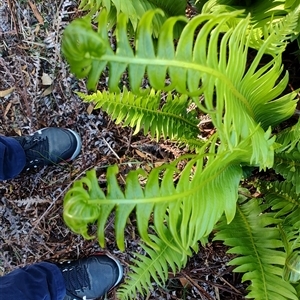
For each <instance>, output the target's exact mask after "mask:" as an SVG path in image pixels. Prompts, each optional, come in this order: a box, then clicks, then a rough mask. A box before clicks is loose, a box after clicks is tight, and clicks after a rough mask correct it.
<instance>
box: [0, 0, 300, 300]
mask: <svg viewBox="0 0 300 300" xmlns="http://www.w3.org/2000/svg"><path fill="white" fill-rule="evenodd" d="M49 3H51V5H50V4H49ZM80 14H81V13H80V12H79V11H78V9H77V5H76V3H74V1H68V0H66V1H63V0H61V1H60V0H58V1H51V2H47V1H37V2H36V3H34V2H33V1H31V0H28V1H17V0H0V134H2V135H6V136H16V135H27V134H30V133H32V132H34V131H36V130H38V129H40V128H44V127H52V126H54V127H66V128H70V129H72V130H75V131H77V132H78V133H79V134H80V135H81V137H82V151H81V154H80V155H79V157H78V158H77V159H76V160H75V161H74V162H72V163H70V164H62V165H54V166H50V167H44V168H41V169H39V170H37V171H36V172H27V173H22V174H20V175H19V176H18V177H17V178H15V179H14V180H9V181H5V182H1V183H0V232H1V235H0V249H1V250H0V275H1V274H2V275H3V274H6V273H7V272H9V271H11V270H13V269H15V268H17V267H20V266H24V265H27V264H30V263H34V262H37V261H44V260H46V261H53V262H57V261H61V260H65V259H76V258H79V257H84V256H86V255H89V254H92V253H94V252H97V251H108V252H110V253H111V254H113V255H114V256H115V257H117V258H118V259H119V260H120V261H121V263H122V264H123V265H124V267H125V272H126V273H127V271H128V268H129V265H130V261H131V259H132V258H133V256H134V252H139V251H141V247H140V245H139V244H140V240H139V236H138V234H137V232H136V228H135V226H134V224H135V220H134V219H133V220H131V222H128V226H127V228H126V245H127V248H126V251H125V252H120V251H118V250H117V249H118V248H117V246H116V243H115V240H114V231H113V222H112V221H111V222H109V223H108V224H107V228H106V233H107V236H106V243H107V247H106V248H105V249H101V248H100V247H99V245H98V242H97V240H88V241H87V240H84V239H83V238H82V237H80V236H78V235H76V234H74V233H72V232H71V231H70V230H69V229H68V228H67V227H66V225H65V224H64V222H63V219H62V201H63V197H64V195H65V193H66V191H67V190H68V189H69V187H70V186H71V185H72V184H73V182H74V181H75V180H77V179H79V178H80V177H81V176H83V175H84V174H85V172H86V171H87V170H90V169H92V168H96V170H97V175H98V178H99V181H100V183H101V184H102V183H103V185H104V184H105V172H106V169H107V166H109V165H112V164H117V165H118V166H119V168H120V176H119V179H120V180H121V181H122V180H123V178H124V177H125V176H126V174H127V173H128V172H129V170H131V169H135V168H137V167H142V168H144V169H146V170H150V169H151V168H152V166H155V165H157V164H161V163H162V162H168V161H171V160H173V159H174V158H175V157H178V156H179V155H180V154H182V153H183V151H184V149H181V148H179V147H177V146H176V145H175V144H173V143H172V142H170V141H168V140H167V141H159V142H156V141H154V140H152V139H151V138H150V137H149V136H144V135H143V134H142V133H139V134H137V135H132V130H131V129H129V128H122V127H121V126H116V125H115V124H114V123H113V122H112V121H111V120H110V119H109V118H108V117H107V115H106V114H105V113H103V112H101V111H100V110H93V106H92V105H91V104H87V103H83V102H82V101H81V100H80V99H79V98H78V96H77V95H76V91H81V92H87V91H86V86H85V81H84V80H77V79H76V78H75V77H74V76H73V75H72V74H71V73H70V72H69V68H68V65H67V63H66V61H65V60H64V59H63V57H62V56H61V52H60V41H61V36H62V32H63V30H64V28H65V26H66V25H67V24H68V23H69V22H70V21H71V20H73V19H74V18H76V17H78V16H80ZM292 51H293V49H292V48H291V51H290V52H292ZM285 67H286V68H287V69H289V71H290V76H291V79H290V85H289V88H291V89H292V88H294V89H296V88H299V87H300V80H299V69H300V68H299V67H300V66H299V62H298V60H297V58H296V57H295V56H294V55H293V54H291V53H290V54H289V55H287V57H286V61H285ZM106 83H107V78H106V76H105V75H103V76H102V77H101V82H100V83H99V86H100V87H101V86H102V87H103V88H106ZM208 130H209V129H208ZM226 250H227V249H226V247H224V246H223V245H222V244H221V243H217V242H214V243H209V244H208V245H207V246H206V247H205V248H203V247H201V248H200V251H199V252H198V253H195V255H194V256H193V257H192V258H191V259H190V260H189V261H188V264H187V266H186V267H185V268H184V269H183V270H182V271H180V272H179V273H177V274H175V275H171V274H170V279H169V280H168V282H167V284H166V286H165V287H164V288H162V287H157V286H156V285H154V286H153V291H150V292H149V294H148V295H147V297H145V298H142V297H140V298H139V299H148V300H150V299H201V300H220V299H221V300H227V299H228V300H235V299H244V296H245V294H246V292H245V289H246V287H247V283H241V275H240V274H237V273H233V272H232V270H233V267H231V266H227V263H228V261H229V260H230V256H229V255H228V254H226ZM107 299H116V295H115V291H112V292H111V293H110V294H109V295H108V298H107Z"/></svg>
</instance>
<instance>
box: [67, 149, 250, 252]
mask: <svg viewBox="0 0 300 300" xmlns="http://www.w3.org/2000/svg"><path fill="white" fill-rule="evenodd" d="M214 151H215V149H214V147H212V148H211V149H210V154H208V155H209V157H208V160H207V158H206V157H204V156H203V155H200V154H199V155H196V156H191V159H189V160H188V162H187V165H186V167H185V168H184V170H183V171H182V172H181V176H180V179H179V180H178V182H177V183H176V185H175V183H174V182H173V176H174V174H175V173H176V172H177V169H176V166H175V165H174V163H173V164H170V165H163V166H161V167H159V168H155V169H153V170H152V171H151V172H150V174H149V175H148V178H147V183H146V186H145V187H144V188H142V186H141V185H140V182H139V176H140V175H143V176H146V174H144V173H143V171H142V170H137V171H131V172H130V173H129V174H128V176H127V178H126V187H125V191H124V192H123V191H122V190H121V187H120V186H119V185H118V183H117V179H116V173H117V171H118V168H117V167H116V166H112V167H109V168H108V170H107V194H106V195H105V194H104V192H103V191H102V190H101V189H100V187H99V185H98V184H97V178H96V174H95V171H89V172H87V175H86V177H84V178H82V179H81V180H79V181H77V182H76V183H75V184H74V186H73V187H72V188H71V189H70V190H69V191H68V193H67V194H66V196H65V198H64V220H65V222H66V224H67V225H68V226H69V227H70V228H71V229H72V230H73V231H74V232H76V233H80V234H82V235H83V236H84V237H86V238H89V235H88V224H90V223H94V222H97V223H98V239H99V242H100V244H101V246H104V235H105V233H104V228H105V223H106V221H107V218H108V216H109V215H110V213H111V212H112V211H113V210H114V211H115V232H116V241H117V245H118V247H119V248H120V249H122V250H123V249H124V228H125V226H126V220H127V218H128V216H129V214H130V213H131V212H132V211H133V210H135V211H136V218H137V228H138V230H139V234H140V236H141V238H142V239H143V240H144V241H145V242H146V243H147V244H148V245H150V246H151V247H154V248H156V245H155V244H153V242H152V241H151V240H150V238H149V236H148V228H149V219H150V215H151V214H152V213H153V222H154V228H155V231H156V232H157V234H158V237H159V238H160V239H162V241H163V242H164V243H166V244H167V245H169V247H171V248H173V249H174V250H175V251H178V252H179V253H181V254H182V253H186V254H189V253H190V251H191V250H190V249H191V247H194V245H195V244H196V243H197V242H198V241H199V240H200V239H201V238H203V237H205V236H207V235H208V234H209V233H210V232H211V231H212V229H213V227H214V225H215V223H216V222H217V221H218V219H219V218H220V217H221V215H222V214H223V213H224V212H225V214H226V216H227V219H228V221H230V220H232V218H233V217H234V212H235V202H236V197H237V189H238V185H239V181H240V179H241V176H242V170H241V167H240V166H239V165H238V164H236V163H235V159H237V160H239V159H238V158H237V157H238V154H237V153H235V152H233V153H232V152H225V153H220V154H214ZM239 151H240V150H237V152H239ZM243 152H244V151H242V153H243ZM181 159H184V158H181ZM206 160H207V163H206V164H205V161H206ZM212 191H213V192H212ZM208 198H209V201H207V199H208ZM165 227H166V228H168V230H169V231H170V232H171V234H172V237H173V239H174V241H173V242H172V243H171V242H170V237H169V236H166V235H165Z"/></svg>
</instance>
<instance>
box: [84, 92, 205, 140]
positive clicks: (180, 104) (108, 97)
mask: <svg viewBox="0 0 300 300" xmlns="http://www.w3.org/2000/svg"><path fill="white" fill-rule="evenodd" d="M78 94H79V96H80V97H81V98H82V99H83V100H84V101H92V102H94V103H95V109H97V108H101V109H102V110H104V111H105V112H107V113H108V114H109V115H110V117H111V118H112V119H113V120H115V123H116V124H119V123H121V122H122V124H123V126H127V125H128V126H130V127H133V128H134V127H135V132H134V134H136V133H138V132H139V131H140V130H141V128H143V129H144V134H147V133H148V131H149V132H150V133H151V136H152V137H155V136H156V138H157V139H159V138H160V137H161V136H163V137H164V138H170V139H177V140H181V138H182V139H184V140H187V139H195V140H196V139H197V136H198V134H199V129H198V127H197V125H198V123H199V120H198V118H197V116H196V115H195V113H194V111H191V112H187V108H188V105H189V101H188V99H187V96H185V95H182V96H180V97H178V96H173V95H172V94H171V93H168V94H167V96H166V97H165V101H164V104H163V105H162V106H161V93H160V92H155V91H154V90H151V91H149V93H143V94H142V95H140V96H137V95H134V94H133V93H131V92H129V91H128V90H127V89H126V88H124V89H123V91H122V93H109V92H106V91H103V92H100V91H98V92H97V93H94V94H92V95H85V94H83V93H78ZM195 143H196V142H195Z"/></svg>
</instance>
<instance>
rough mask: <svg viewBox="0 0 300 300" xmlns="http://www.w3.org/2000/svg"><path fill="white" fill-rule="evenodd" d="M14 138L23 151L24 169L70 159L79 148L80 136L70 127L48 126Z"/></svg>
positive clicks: (76, 153) (75, 154) (77, 152)
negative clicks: (24, 158) (24, 157)
mask: <svg viewBox="0 0 300 300" xmlns="http://www.w3.org/2000/svg"><path fill="white" fill-rule="evenodd" d="M14 138H15V139H16V140H17V141H18V142H19V143H20V144H21V146H22V147H23V149H24V151H25V155H26V164H25V167H24V169H25V170H29V169H32V168H36V167H38V166H47V165H52V164H57V163H60V162H62V161H71V160H73V159H74V158H75V157H76V156H77V155H78V154H79V152H80V150H81V139H80V136H79V135H78V134H77V133H76V132H75V131H73V130H71V129H64V128H56V127H48V128H43V129H41V130H38V131H36V132H34V133H33V134H31V135H28V136H20V137H14Z"/></svg>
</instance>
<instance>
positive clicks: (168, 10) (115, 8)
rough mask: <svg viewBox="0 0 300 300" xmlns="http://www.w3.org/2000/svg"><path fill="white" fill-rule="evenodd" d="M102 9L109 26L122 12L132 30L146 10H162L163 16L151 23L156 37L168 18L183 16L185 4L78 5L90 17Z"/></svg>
mask: <svg viewBox="0 0 300 300" xmlns="http://www.w3.org/2000/svg"><path fill="white" fill-rule="evenodd" d="M102 8H105V9H107V11H108V12H109V23H112V24H111V26H112V25H114V24H115V23H116V20H117V15H118V14H119V13H120V12H122V13H123V14H124V15H126V16H127V17H128V18H129V20H130V24H131V25H132V27H133V30H135V29H136V27H137V24H138V21H139V20H140V18H141V16H142V15H143V14H144V13H145V12H146V11H147V10H151V9H156V8H160V9H162V10H163V11H164V13H165V16H162V15H156V16H155V17H154V21H153V27H154V28H153V32H154V35H156V36H157V35H158V33H159V30H160V28H161V26H162V24H163V22H164V21H165V20H166V19H167V18H168V17H171V16H179V15H184V14H185V8H186V2H185V1H182V0H164V1H159V0H138V1H136V0H121V1H120V0H81V1H80V5H79V9H82V10H84V11H88V13H89V15H91V16H93V15H95V14H96V13H98V12H100V10H101V9H102Z"/></svg>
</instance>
